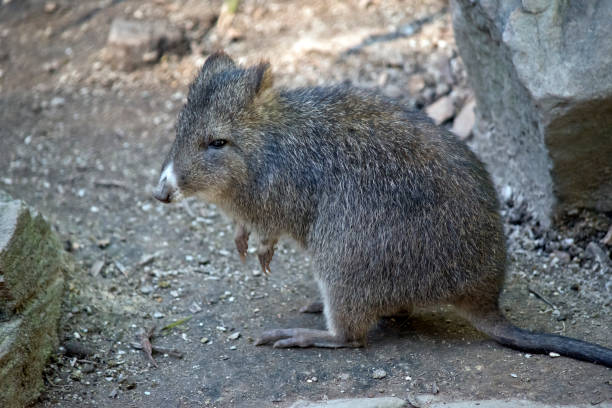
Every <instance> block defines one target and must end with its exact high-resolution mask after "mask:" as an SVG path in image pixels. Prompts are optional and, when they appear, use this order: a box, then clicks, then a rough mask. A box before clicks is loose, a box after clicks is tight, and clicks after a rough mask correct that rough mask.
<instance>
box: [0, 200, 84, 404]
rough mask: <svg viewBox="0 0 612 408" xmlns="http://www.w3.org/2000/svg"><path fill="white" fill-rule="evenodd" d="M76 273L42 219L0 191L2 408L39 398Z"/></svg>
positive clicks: (0, 401) (0, 360) (0, 374)
mask: <svg viewBox="0 0 612 408" xmlns="http://www.w3.org/2000/svg"><path fill="white" fill-rule="evenodd" d="M72 267H73V263H72V261H71V258H69V256H68V254H67V253H65V252H64V250H63V249H62V245H61V243H60V241H59V240H58V239H57V237H56V236H55V234H54V233H53V231H52V230H51V229H50V227H49V224H47V222H46V221H45V220H44V219H43V217H42V216H41V215H36V214H33V213H32V212H31V211H30V209H28V207H27V206H26V205H25V204H24V203H23V202H21V201H17V200H12V199H11V198H10V197H8V196H7V195H6V194H4V193H3V192H2V191H0V407H22V406H25V405H26V404H28V403H30V402H31V401H33V400H34V399H35V398H37V397H38V395H39V394H40V391H41V390H42V387H43V382H42V370H43V368H44V366H45V363H46V361H47V358H48V357H49V355H50V354H51V352H52V351H53V350H54V349H55V348H56V347H57V345H58V322H59V317H60V308H61V301H62V295H63V291H64V275H65V273H66V272H67V271H69V270H70V269H71V268H72Z"/></svg>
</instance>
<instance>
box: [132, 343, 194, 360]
mask: <svg viewBox="0 0 612 408" xmlns="http://www.w3.org/2000/svg"><path fill="white" fill-rule="evenodd" d="M131 346H132V348H134V349H136V350H142V344H139V343H131ZM151 350H152V351H153V353H156V354H167V355H169V356H172V357H176V358H183V353H182V352H180V351H178V350H176V349H171V348H168V347H161V346H154V345H151Z"/></svg>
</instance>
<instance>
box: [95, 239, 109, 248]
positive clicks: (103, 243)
mask: <svg viewBox="0 0 612 408" xmlns="http://www.w3.org/2000/svg"><path fill="white" fill-rule="evenodd" d="M110 243H111V240H110V238H103V239H101V240H99V241H98V247H99V248H101V249H104V248H108V246H109V245H110Z"/></svg>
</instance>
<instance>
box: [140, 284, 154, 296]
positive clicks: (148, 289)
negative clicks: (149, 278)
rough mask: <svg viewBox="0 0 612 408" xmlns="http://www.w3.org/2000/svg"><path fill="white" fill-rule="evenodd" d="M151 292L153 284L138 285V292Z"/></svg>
mask: <svg viewBox="0 0 612 408" xmlns="http://www.w3.org/2000/svg"><path fill="white" fill-rule="evenodd" d="M151 292H153V286H151V285H145V286H141V287H140V293H142V294H143V295H148V294H149V293H151Z"/></svg>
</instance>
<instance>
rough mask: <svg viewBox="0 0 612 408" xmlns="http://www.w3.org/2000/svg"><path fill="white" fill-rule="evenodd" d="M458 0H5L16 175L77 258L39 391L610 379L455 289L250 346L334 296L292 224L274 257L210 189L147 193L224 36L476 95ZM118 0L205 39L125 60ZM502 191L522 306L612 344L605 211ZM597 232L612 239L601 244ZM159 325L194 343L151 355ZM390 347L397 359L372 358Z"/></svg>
mask: <svg viewBox="0 0 612 408" xmlns="http://www.w3.org/2000/svg"><path fill="white" fill-rule="evenodd" d="M447 6H448V5H447V4H446V2H445V1H441V0H426V1H423V0H406V1H400V0H354V1H353V0H339V1H333V2H331V1H329V2H323V1H307V0H291V1H263V0H245V1H243V2H242V4H241V6H240V8H239V10H238V13H237V14H236V16H235V18H234V20H233V22H232V24H231V25H230V26H229V28H226V29H225V30H223V31H222V30H220V29H218V27H215V26H214V21H215V20H216V18H217V17H218V13H219V10H220V9H221V2H220V1H195V0H156V1H151V2H148V1H141V0H133V1H132V0H129V1H121V0H102V1H100V0H98V1H92V0H83V1H79V2H76V1H68V0H58V1H55V2H44V1H34V0H32V1H26V0H21V1H19V0H13V1H6V0H5V1H4V2H2V5H0V92H1V94H0V95H1V96H0V188H2V189H4V190H6V191H7V192H9V193H10V194H11V195H13V196H14V197H15V198H20V199H23V200H25V201H26V202H28V203H29V204H31V205H33V206H34V207H36V208H37V209H38V210H40V211H41V212H43V213H44V214H45V215H46V216H47V217H48V219H49V220H50V221H51V222H52V223H53V225H54V226H55V228H56V229H57V231H58V233H59V234H60V236H61V237H62V239H63V240H65V242H66V248H67V249H68V250H69V251H71V252H72V253H73V254H74V256H75V259H76V260H77V262H78V264H79V265H80V266H81V267H80V268H78V271H77V272H76V273H75V275H74V276H71V277H70V279H69V286H68V290H67V297H66V301H65V306H64V309H65V314H64V317H63V318H62V323H61V338H62V342H63V347H62V348H61V349H60V350H58V353H57V355H56V356H54V357H53V359H52V361H51V362H50V364H49V366H48V368H47V369H46V372H45V379H46V384H47V386H46V390H45V391H44V393H43V395H42V397H41V398H40V400H39V401H38V402H37V403H36V404H35V406H40V407H83V406H101V407H143V406H147V407H199V406H211V407H229V406H241V407H264V406H279V407H286V406H289V405H291V403H292V402H294V401H296V400H297V399H298V398H305V399H311V400H317V399H327V398H329V399H333V398H346V397H366V396H379V395H381V396H383V395H384V396H391V395H395V396H398V397H400V398H404V397H405V396H406V395H407V394H408V393H436V394H438V395H439V396H442V397H443V398H446V399H448V400H449V401H451V400H461V399H476V398H479V399H484V398H510V397H513V398H524V399H531V400H537V401H541V402H548V403H590V404H593V405H594V406H597V405H598V404H600V403H602V402H604V401H610V400H611V399H612V375H611V373H612V372H611V371H610V370H609V369H607V368H604V367H600V366H596V365H593V364H589V363H584V362H578V361H574V360H571V359H567V358H563V357H558V358H552V357H549V356H541V355H533V356H531V355H529V354H525V353H520V352H517V351H513V350H509V349H506V348H503V347H501V346H498V345H496V344H495V343H493V342H492V341H490V340H488V339H487V338H486V337H485V336H483V335H481V334H479V333H478V332H476V331H475V330H474V329H473V328H471V327H470V326H469V325H468V324H467V323H466V322H464V321H463V320H461V319H460V318H459V317H456V315H454V314H453V312H452V311H451V310H447V309H440V310H435V311H421V312H419V313H418V314H417V315H416V316H414V317H412V318H410V319H405V320H395V321H387V322H383V323H381V324H380V325H379V327H377V328H375V329H373V331H372V332H371V335H370V337H369V346H368V347H367V348H363V349H340V350H322V349H272V348H269V347H255V346H254V345H253V341H254V339H255V338H257V336H258V335H259V333H260V332H261V331H262V330H263V329H265V328H276V327H313V328H323V325H324V321H323V318H322V316H317V315H303V314H300V313H298V309H299V307H300V306H302V305H304V304H306V303H308V302H309V301H312V300H313V299H316V298H317V296H318V295H317V293H316V287H315V285H314V283H313V281H312V278H311V269H310V262H309V259H308V256H307V254H304V253H302V252H300V251H298V250H297V249H296V248H295V247H294V246H293V244H292V243H291V242H282V243H281V244H280V246H279V249H278V251H277V253H276V255H275V258H274V260H273V262H272V265H271V267H272V274H271V276H270V277H265V276H263V275H262V274H260V273H259V266H258V263H257V260H256V257H255V256H254V255H253V254H251V255H250V256H249V257H248V260H247V262H246V264H242V263H241V262H240V259H239V256H238V254H237V253H236V252H235V250H234V244H233V240H232V230H233V228H232V226H231V224H230V222H229V221H228V220H227V219H226V218H225V217H224V216H223V215H222V214H220V213H219V212H218V211H217V210H216V209H215V208H214V207H213V206H209V205H206V204H203V203H199V202H196V201H188V202H187V204H186V205H170V206H165V205H162V204H159V203H157V202H155V200H153V199H152V198H151V191H152V187H153V185H154V184H155V183H156V181H157V176H158V171H159V168H160V166H161V162H162V160H163V157H164V155H165V153H166V151H167V149H168V147H169V144H170V143H171V141H172V139H173V137H174V135H173V128H174V121H175V118H176V115H177V112H178V110H179V109H180V108H181V106H182V103H183V100H184V98H185V95H186V92H187V85H188V83H189V82H190V80H191V79H192V78H193V75H194V74H195V72H196V70H197V68H198V66H200V65H201V64H202V62H203V61H204V58H205V56H206V55H207V54H209V53H210V52H212V51H214V50H216V49H218V48H224V49H225V50H226V51H227V52H228V53H229V54H231V55H233V56H234V57H236V59H238V60H240V61H246V62H254V61H258V60H259V59H262V58H267V59H269V60H270V62H271V64H272V66H273V67H274V70H275V73H276V83H277V84H278V85H279V86H281V85H283V86H303V85H311V84H322V83H332V82H340V81H348V82H350V83H352V84H354V85H356V86H361V87H366V88H378V89H380V90H381V91H382V92H384V93H386V94H387V95H389V96H392V97H396V98H400V99H401V100H402V101H403V102H404V103H406V104H407V105H409V106H412V107H414V108H416V109H420V108H423V107H424V106H428V105H429V104H431V103H432V102H433V101H435V100H436V99H438V98H439V97H441V96H445V95H450V96H452V98H453V100H454V101H455V103H456V104H459V105H460V104H462V103H464V102H465V100H466V99H468V98H469V95H470V91H469V88H468V85H467V81H466V74H465V72H464V70H463V65H462V63H461V60H460V59H459V58H458V57H457V51H456V47H455V44H454V41H453V37H452V27H451V23H450V17H449V14H448V9H447ZM115 17H125V18H132V19H152V18H163V19H167V20H169V21H171V22H172V23H173V24H176V25H178V26H179V27H181V28H182V29H183V30H184V31H185V33H186V37H187V39H188V40H189V42H190V45H191V47H190V52H188V53H187V54H185V55H181V56H179V55H173V54H168V55H165V56H164V57H162V59H161V61H160V62H158V63H156V64H153V65H149V66H145V67H141V68H139V69H137V70H135V71H132V72H122V71H116V70H113V69H112V68H111V67H110V66H109V65H108V64H107V63H105V62H104V61H103V60H102V58H101V50H102V49H103V47H104V45H105V42H106V39H107V36H108V31H109V27H110V23H111V21H112V20H113V18H115ZM451 124H452V122H447V123H446V124H445V125H447V126H450V125H451ZM500 187H503V186H500ZM505 193H506V196H505V198H504V201H505V204H504V210H503V211H504V216H505V219H506V230H507V233H508V236H509V247H510V252H511V254H512V262H511V269H510V271H509V274H508V284H507V289H506V292H505V294H504V298H503V305H504V307H505V312H506V314H507V315H508V317H509V318H510V319H511V320H512V321H514V322H515V323H516V324H517V325H520V326H522V327H526V328H529V329H532V330H541V331H546V332H553V333H561V334H564V335H567V336H572V337H577V338H581V339H586V340H589V341H592V342H596V343H599V344H603V345H607V346H608V347H610V346H612V340H611V338H612V336H611V335H610V334H611V330H610V328H611V327H612V325H611V324H612V315H611V313H610V306H611V304H612V287H611V286H612V283H611V279H610V270H612V269H610V267H609V265H610V259H609V257H610V247H609V246H607V247H606V246H605V245H604V244H601V243H600V240H601V239H602V237H603V236H604V235H605V234H606V231H607V230H608V228H609V226H610V224H611V217H610V214H591V213H586V212H578V211H574V212H571V213H569V214H566V215H565V216H564V217H563V219H562V223H561V224H560V225H561V228H560V229H559V231H543V230H542V229H541V228H540V227H539V226H538V225H537V224H536V223H535V222H533V220H532V219H531V218H530V216H529V214H527V213H526V212H525V210H524V208H525V207H524V205H522V204H523V203H522V201H521V197H520V196H516V195H512V194H510V192H508V191H506V192H505ZM592 242H594V243H597V244H598V245H599V247H600V248H602V251H603V253H604V254H605V256H606V259H604V260H600V261H597V259H596V257H595V256H594V255H593V253H592V251H589V250H587V249H586V248H587V245H588V244H589V243H592ZM606 263H607V265H606ZM602 264H603V265H602ZM536 294H539V296H540V297H538V295H536ZM542 298H544V299H545V300H542ZM180 319H187V320H185V321H183V322H182V323H180V324H178V325H176V326H175V327H171V328H169V329H167V330H162V328H164V327H166V326H168V325H170V324H172V323H173V322H176V321H179V320H180ZM152 326H155V327H156V337H155V338H154V339H153V345H154V346H162V347H167V348H169V349H175V350H177V351H179V352H180V353H182V355H183V357H182V358H177V357H174V356H172V355H168V354H157V355H155V358H156V361H157V364H158V367H154V366H153V365H152V364H151V363H150V362H149V361H148V360H147V359H146V358H145V357H144V353H143V352H142V351H141V350H138V349H137V348H135V347H134V346H135V345H134V344H133V343H134V342H136V343H138V341H139V340H138V339H139V334H138V333H139V331H140V330H141V329H142V328H150V327H152ZM75 345H77V346H80V347H81V349H82V350H75V347H76V346H75ZM379 369H382V370H384V371H385V373H386V376H384V378H374V376H373V374H374V371H375V370H379Z"/></svg>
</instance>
